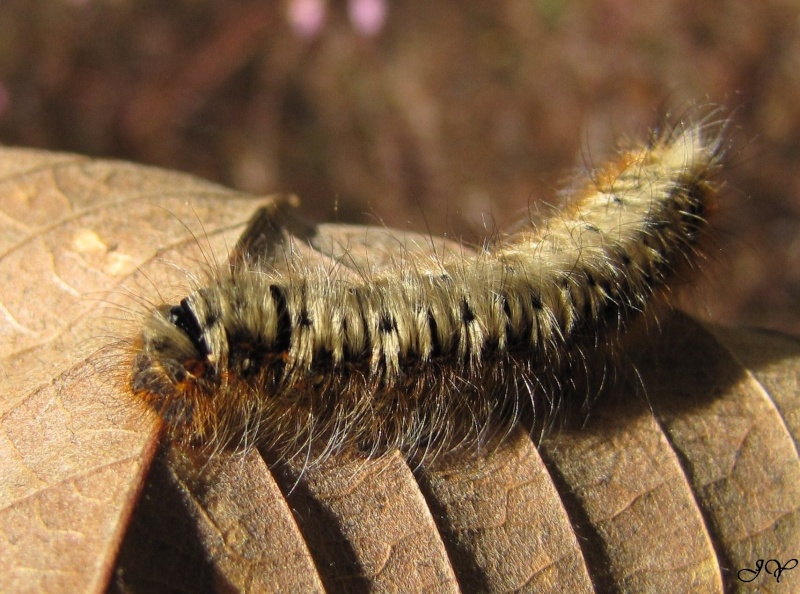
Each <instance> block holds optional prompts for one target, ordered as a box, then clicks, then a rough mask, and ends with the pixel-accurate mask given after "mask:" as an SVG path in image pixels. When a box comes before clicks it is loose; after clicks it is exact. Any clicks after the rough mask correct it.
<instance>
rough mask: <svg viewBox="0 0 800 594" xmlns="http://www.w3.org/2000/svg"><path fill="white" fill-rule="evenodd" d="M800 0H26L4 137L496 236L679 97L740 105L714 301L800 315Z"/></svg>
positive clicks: (6, 22) (19, 7)
mask: <svg viewBox="0 0 800 594" xmlns="http://www.w3.org/2000/svg"><path fill="white" fill-rule="evenodd" d="M799 25H800V5H798V3H797V2H794V1H792V0H786V1H778V0H764V1H762V2H750V1H746V0H740V1H730V0H728V1H722V2H713V3H712V2H709V1H705V2H702V1H701V2H698V1H697V0H662V1H660V2H652V3H644V2H639V1H637V0H605V1H593V2H588V1H585V0H584V1H577V0H576V1H573V2H559V1H557V0H491V1H490V0H459V1H455V0H437V1H436V2H431V1H423V0H418V1H416V2H407V1H394V2H393V1H391V0H349V2H348V1H347V0H330V1H328V2H324V0H291V1H290V0H284V1H281V2H254V1H244V0H239V1H231V2H224V3H222V2H202V1H199V0H191V1H190V0H182V1H181V0H173V1H171V2H156V1H154V0H150V1H137V2H134V1H132V0H63V1H56V0H42V1H38V2H36V1H31V0H4V1H3V2H0V142H2V143H5V144H11V145H24V146H32V147H40V148H46V149H53V150H66V151H76V152H80V153H84V154H88V155H92V156H98V157H119V158H124V159H127V160H131V161H137V162H141V163H148V164H155V165H159V166H163V167H167V168H172V169H179V170H184V171H188V172H192V173H195V174H197V175H200V176H203V177H205V178H209V179H212V180H216V181H219V182H221V183H223V184H226V185H230V186H233V187H236V188H239V189H242V190H246V191H248V192H255V193H270V192H274V191H292V192H296V193H298V194H299V195H300V196H301V197H302V199H303V202H304V205H305V210H306V212H307V213H308V214H309V215H310V216H312V217H315V218H319V219H329V220H330V219H336V220H340V221H357V222H367V223H376V222H382V223H385V224H387V225H391V226H400V227H406V228H409V227H410V228H415V229H418V230H423V231H425V230H430V231H431V232H433V233H444V232H447V233H448V234H451V235H452V234H455V235H457V236H460V237H463V238H466V239H469V240H478V241H479V240H480V239H481V237H483V236H485V235H486V234H487V233H490V232H491V231H492V230H493V229H494V228H495V227H496V226H500V227H501V228H502V227H507V226H508V225H510V224H513V223H514V222H515V221H518V220H520V219H524V218H525V217H527V216H528V214H527V213H528V210H529V209H531V208H535V202H536V201H537V200H551V201H552V200H553V199H554V191H555V190H554V189H555V188H558V187H560V186H561V182H562V181H563V180H564V179H568V174H569V172H570V171H572V170H574V168H575V167H577V166H580V165H582V164H583V163H585V162H591V161H592V160H597V159H600V158H602V156H603V155H605V154H608V151H609V148H610V147H611V146H613V144H614V142H615V140H616V139H618V138H619V137H621V136H625V135H629V134H631V133H633V134H635V133H636V132H637V131H638V132H643V131H644V130H645V129H646V128H647V127H648V126H649V124H650V123H652V122H653V121H654V119H655V117H656V115H657V113H658V112H659V110H662V111H663V110H664V109H665V106H671V107H674V108H675V110H676V112H678V114H680V113H682V112H684V111H685V110H686V108H687V106H689V105H691V104H697V103H699V104H707V103H722V104H724V105H725V106H726V108H727V109H728V112H729V113H732V117H733V123H732V126H731V128H730V137H731V140H732V143H733V149H732V151H731V167H730V169H729V170H728V171H727V172H726V174H725V179H726V188H725V195H724V199H723V201H722V205H723V208H722V209H721V210H722V213H721V221H720V224H721V225H722V228H723V231H722V233H721V234H720V236H719V237H718V243H719V245H720V247H721V251H720V252H719V253H717V250H715V251H714V253H712V255H711V257H712V259H713V260H714V263H713V266H710V267H709V272H708V274H706V275H705V276H706V280H705V281H704V283H705V284H704V288H703V290H702V291H701V292H700V293H699V295H700V297H699V298H698V300H697V302H696V304H695V305H694V308H695V310H696V311H699V312H700V313H701V314H703V315H707V316H711V317H712V318H714V319H716V320H720V321H725V322H736V323H743V324H749V325H760V326H767V327H773V328H781V329H784V330H787V331H791V332H795V333H800V171H798V168H797V163H798V160H799V159H800V143H799V142H798V133H800V101H799V100H798V99H800V94H798V91H799V90H800V35H798V29H799V28H800V27H799Z"/></svg>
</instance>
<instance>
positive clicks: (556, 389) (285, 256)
mask: <svg viewBox="0 0 800 594" xmlns="http://www.w3.org/2000/svg"><path fill="white" fill-rule="evenodd" d="M721 146H722V144H721V140H720V134H719V132H718V130H717V131H715V126H714V125H712V124H709V123H708V122H701V123H699V124H685V125H678V126H676V127H673V128H668V129H665V130H662V131H657V132H654V133H653V134H652V135H651V138H650V139H649V142H648V143H646V144H645V145H643V146H638V147H634V148H631V149H627V150H621V151H619V153H618V154H617V156H616V158H615V159H614V160H612V161H611V162H609V163H608V164H607V165H605V166H603V167H600V168H598V169H596V170H594V171H593V172H592V175H591V178H590V181H589V182H587V183H585V184H584V186H583V187H582V188H579V189H578V190H577V191H576V193H575V195H574V197H573V198H572V199H571V200H570V201H568V203H567V205H566V206H565V207H564V208H563V209H562V210H561V211H560V212H559V213H558V214H557V215H556V216H553V217H551V218H550V219H549V220H547V221H546V223H545V224H543V225H539V226H534V225H531V226H530V227H529V228H526V229H524V230H522V231H520V232H517V233H515V234H513V235H511V236H508V237H503V238H498V239H497V240H496V241H495V242H494V243H493V244H491V245H487V246H484V247H483V248H476V249H466V248H463V249H462V248H459V247H456V248H453V247H452V246H451V247H449V248H447V247H446V248H445V249H442V250H441V252H442V253H436V252H435V250H422V249H416V248H415V247H414V246H411V245H408V244H407V245H405V246H404V245H401V244H400V243H398V244H396V245H391V244H387V245H384V246H383V247H380V246H379V243H380V242H379V241H378V240H376V239H375V237H377V236H376V235H375V234H377V233H378V231H376V230H375V229H374V228H372V229H370V228H358V229H361V230H360V231H359V230H353V231H352V232H351V233H349V234H345V235H343V236H342V237H344V238H345V239H342V240H340V241H339V243H338V244H336V243H334V242H331V243H330V245H327V246H326V245H322V243H324V242H320V240H319V239H318V237H320V236H321V235H322V234H320V233H319V231H318V229H316V228H315V227H313V226H306V227H303V224H302V223H301V222H300V221H299V219H298V218H297V217H296V216H295V215H293V213H292V200H291V199H286V198H284V199H278V200H275V201H273V202H272V203H271V204H269V205H266V206H264V207H262V208H261V209H260V210H259V211H258V212H257V213H256V214H255V215H254V217H253V218H252V220H251V221H250V223H249V226H248V227H247V229H246V230H245V232H244V233H243V235H242V236H241V239H240V240H239V242H238V244H237V246H236V247H235V249H234V250H233V253H232V255H231V258H230V262H229V265H228V266H226V267H224V268H223V269H221V270H216V271H215V272H214V274H213V275H212V277H211V278H210V279H209V282H208V284H207V286H204V287H198V288H196V290H194V291H193V292H192V293H191V294H190V295H188V296H187V297H186V298H185V299H183V300H182V301H181V302H180V304H178V305H164V306H162V307H159V308H157V309H155V311H152V312H151V313H150V314H148V316H147V317H146V319H145V321H144V325H143V329H142V331H141V334H140V335H139V336H138V338H137V339H136V341H135V345H134V346H135V352H136V354H135V356H134V361H133V365H132V372H131V376H130V386H131V389H132V391H133V393H134V394H135V395H136V396H138V397H140V398H141V399H143V400H144V401H145V402H146V403H147V404H148V405H149V406H150V407H151V408H153V409H154V410H155V411H156V412H157V413H158V414H159V415H160V416H161V417H162V418H163V420H164V422H165V423H166V425H167V427H168V428H169V430H170V432H171V435H172V436H173V437H174V438H177V439H180V440H183V441H187V442H191V443H194V444H201V445H203V446H206V447H209V448H212V449H217V448H223V447H249V446H251V445H254V444H257V445H260V446H264V447H266V448H268V449H271V450H273V451H274V452H276V454H277V455H278V456H281V457H284V458H291V457H292V456H295V455H299V456H303V457H309V458H310V459H314V458H315V457H323V456H325V455H327V454H329V453H331V452H334V451H337V450H339V449H342V448H350V447H356V448H359V449H360V450H362V451H364V452H365V453H366V454H367V455H371V456H373V455H380V454H381V453H383V452H386V451H388V450H390V449H393V448H400V449H401V450H403V451H404V452H406V453H407V454H409V455H414V454H421V455H423V456H425V455H433V454H435V453H437V452H440V451H442V450H452V449H454V448H458V447H461V446H469V447H473V446H476V445H481V444H484V443H486V442H487V441H489V440H490V439H491V438H492V437H493V436H496V435H502V433H503V431H506V430H508V429H509V428H510V427H511V426H512V425H513V424H514V423H515V422H517V421H518V420H519V419H520V418H521V417H524V416H526V415H528V414H532V413H533V412H534V410H535V408H536V407H537V405H538V406H539V407H540V408H541V406H542V404H541V403H545V406H547V405H548V404H547V403H550V404H549V405H550V406H552V403H553V402H554V401H556V400H557V398H560V396H561V395H564V394H568V393H569V392H574V391H576V390H580V389H581V386H582V385H584V384H585V382H584V379H586V376H591V375H592V374H593V373H599V374H600V375H602V374H603V373H604V371H603V370H602V369H603V367H602V365H600V366H599V369H600V371H597V369H595V367H596V366H595V365H594V363H595V362H601V363H602V362H604V361H605V360H606V358H607V357H608V355H609V353H611V352H613V351H614V349H615V348H616V346H617V345H618V344H619V342H620V340H621V337H622V335H623V333H624V331H625V330H626V329H627V328H628V327H629V325H630V323H631V321H632V320H633V319H634V318H636V317H637V316H639V315H641V314H642V312H644V311H645V310H646V308H647V307H648V303H649V302H650V301H651V300H652V299H653V298H654V297H655V296H657V295H658V294H663V293H664V292H665V290H666V289H667V283H668V282H669V280H670V278H671V277H673V276H674V274H675V271H676V269H677V268H679V267H681V266H683V265H684V264H685V263H686V262H689V263H691V261H692V260H693V256H694V255H695V252H696V248H695V244H696V242H697V240H698V239H699V237H700V236H701V234H702V232H703V229H704V227H705V226H706V218H705V214H706V213H707V212H708V211H709V209H710V208H711V207H712V206H713V201H714V196H715V191H716V188H715V184H714V183H713V176H714V174H715V173H716V171H717V170H718V169H719V167H720V166H721V160H722V159H721V153H722V150H721ZM287 226H288V227H294V237H295V238H297V239H293V238H292V237H291V236H289V235H288V233H287V232H286V231H285V228H286V227H287ZM370 234H371V235H370ZM368 235H369V237H368ZM362 236H363V237H362ZM393 236H394V237H398V236H402V233H395V234H394V235H393ZM315 238H317V239H315ZM315 241H316V243H315ZM361 244H369V245H371V246H372V248H370V247H369V245H368V246H366V247H364V246H363V245H361ZM312 248H313V249H312ZM370 249H373V250H374V252H375V253H377V252H378V251H379V250H383V254H384V258H383V260H382V261H380V262H377V261H373V260H372V259H371V256H370V254H371V252H370ZM362 251H363V253H362ZM320 252H322V253H323V254H325V257H320V255H319V253H320ZM589 379H590V380H591V378H589ZM589 383H591V381H590V382H589Z"/></svg>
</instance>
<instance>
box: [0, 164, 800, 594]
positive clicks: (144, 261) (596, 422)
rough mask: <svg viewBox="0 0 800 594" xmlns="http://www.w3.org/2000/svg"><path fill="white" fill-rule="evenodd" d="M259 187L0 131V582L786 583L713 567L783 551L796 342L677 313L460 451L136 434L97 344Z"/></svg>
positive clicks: (795, 533)
mask: <svg viewBox="0 0 800 594" xmlns="http://www.w3.org/2000/svg"><path fill="white" fill-rule="evenodd" d="M259 203H260V201H258V200H254V199H253V198H252V197H246V196H242V195H240V194H236V193H233V192H230V191H227V190H224V189H221V188H219V187H217V186H213V185H211V184H208V183H205V182H202V181H198V180H196V179H194V178H190V177H187V176H183V175H178V174H173V173H167V172H163V171H158V170H153V169H149V168H145V167H138V166H132V165H128V164H124V163H109V162H97V161H90V160H87V159H83V158H80V157H75V156H71V155H57V154H48V153H40V152H34V151H25V150H12V149H3V150H2V151H0V213H2V215H3V216H2V219H0V225H2V233H0V242H2V243H0V278H2V279H3V281H4V282H2V283H0V336H1V337H2V339H3V340H2V342H0V361H2V363H0V381H2V383H3V385H2V391H0V394H1V395H2V396H0V412H1V414H2V416H1V417H0V422H1V423H2V434H0V590H2V591H48V592H74V591H102V590H106V589H109V588H110V589H111V590H112V591H148V592H149V591H192V592H201V591H253V592H258V591H285V592H298V591H303V592H307V591H355V592H359V591H371V590H376V591H414V590H416V591H419V590H428V591H436V592H443V591H453V592H455V591H468V592H476V591H490V592H497V591H510V590H513V591H536V592H540V591H575V592H591V591H626V592H653V591H694V592H715V591H722V590H724V589H727V590H737V589H740V590H741V591H748V590H749V589H752V587H756V586H757V587H759V588H761V590H762V591H789V590H790V589H791V587H792V585H791V584H792V583H793V582H795V581H797V580H798V579H800V575H794V574H793V573H792V572H786V573H784V574H783V575H782V577H781V582H780V583H777V582H776V579H775V576H772V575H766V574H762V575H760V576H759V577H758V578H757V580H755V581H754V582H753V583H751V584H746V583H744V582H740V581H738V579H737V572H738V571H739V570H740V569H743V568H754V567H755V564H756V562H757V560H758V559H769V558H775V559H778V560H780V561H781V562H784V563H785V562H786V561H788V560H789V559H791V558H792V557H793V556H796V555H797V551H798V550H800V526H799V525H798V513H797V504H798V503H797V502H798V501H800V463H799V461H798V451H797V450H798V448H797V440H798V432H799V431H800V411H799V408H800V404H798V400H797V388H798V384H800V373H798V371H799V370H800V343H799V342H798V341H796V340H794V339H790V338H786V337H782V336H777V335H771V334H765V333H759V332H755V331H732V330H726V329H719V328H711V329H708V328H705V327H703V326H702V325H700V324H698V323H697V322H694V321H692V320H690V319H688V318H685V317H683V316H680V315H676V316H673V317H671V318H669V319H665V320H662V322H661V331H660V333H659V334H658V338H653V339H652V341H651V342H652V344H650V345H649V346H648V347H647V348H646V349H644V350H643V352H641V353H639V354H638V355H637V357H636V365H637V368H638V370H639V371H640V373H641V381H642V385H643V386H644V388H645V390H638V391H637V390H634V389H631V390H630V393H624V390H622V389H620V390H619V393H618V394H615V395H614V398H610V399H608V400H604V401H602V402H598V404H597V405H596V406H595V407H594V409H593V411H592V414H591V416H590V419H589V421H588V423H587V424H586V425H584V426H581V427H580V428H575V429H563V430H559V431H554V432H553V433H552V434H550V435H549V436H548V437H547V439H546V440H545V441H544V442H543V443H542V444H541V445H540V447H539V448H537V447H535V446H534V443H533V441H532V440H531V438H530V436H529V435H528V434H527V432H525V431H524V430H523V429H522V428H520V429H519V430H517V431H516V432H515V433H514V434H513V435H512V436H511V438H510V439H509V441H508V442H507V443H506V444H505V445H504V446H503V447H501V448H499V449H498V450H497V451H495V452H492V453H487V454H486V455H485V456H484V457H483V458H476V459H460V460H459V459H454V460H444V461H442V462H440V463H438V464H437V465H436V466H434V467H423V468H420V469H414V468H411V467H409V466H408V464H407V463H406V462H405V460H403V458H402V457H401V456H400V455H399V454H395V455H393V456H390V457H389V458H387V459H385V460H381V461H379V462H366V461H364V460H361V459H353V458H345V457H335V458H333V459H331V460H330V461H329V462H327V463H326V464H324V465H322V466H320V467H317V468H315V469H313V470H311V471H308V470H306V471H305V472H303V471H301V468H302V464H300V463H287V462H286V461H280V460H273V459H271V458H270V454H269V452H257V451H252V452H250V453H248V454H247V455H244V456H243V455H241V454H235V453H233V454H224V455H220V456H219V457H217V458H215V459H213V460H212V461H211V462H210V463H205V462H200V461H198V460H197V459H195V457H194V456H193V455H192V454H191V453H190V452H183V451H180V450H178V449H175V448H170V447H168V446H165V447H163V448H161V449H160V450H159V448H158V444H159V433H158V426H157V423H156V422H155V419H154V418H153V417H152V416H151V415H149V414H148V413H147V412H145V411H143V410H141V409H140V408H139V407H138V406H137V405H136V404H134V403H133V402H132V401H130V399H129V397H128V395H127V392H126V386H125V379H124V370H125V365H126V355H125V351H124V350H119V349H117V350H114V349H111V350H109V349H108V348H107V347H108V346H109V345H112V346H113V345H114V344H115V343H114V341H115V340H116V338H119V337H120V336H123V337H124V336H125V332H126V324H130V323H135V316H133V315H132V313H131V311H130V308H134V309H135V308H137V307H142V306H146V303H147V300H156V301H157V300H159V299H161V298H164V299H171V298H174V297H176V296H180V295H181V292H182V291H184V290H185V289H186V285H187V282H188V281H187V275H186V274H185V273H184V272H183V271H182V270H180V268H183V269H185V270H186V271H188V272H191V273H195V274H197V273H198V272H199V271H202V270H203V269H204V268H206V269H207V268H208V266H209V265H212V266H213V265H214V263H215V262H220V261H224V258H225V257H226V255H227V253H228V249H229V247H230V246H232V245H234V243H235V240H236V238H237V235H238V233H240V231H241V227H242V225H243V224H244V222H245V221H246V220H247V219H248V218H249V216H250V214H251V213H252V211H253V210H254V209H255V208H256V207H257V206H258V204H259ZM200 221H202V224H201V223H200ZM190 229H194V230H195V231H194V234H192V232H191V231H190ZM322 229H323V230H324V233H329V234H331V235H333V234H335V233H342V234H348V233H349V234H351V235H353V237H355V236H356V235H355V234H356V233H358V231H355V232H354V231H353V229H352V228H338V229H337V228H336V227H335V226H331V227H324V228H322ZM370 233H372V235H369V236H367V235H365V236H364V237H373V238H374V239H375V241H379V239H378V235H374V233H379V232H378V231H377V230H373V231H371V232H370ZM386 235H387V236H388V235H390V234H388V233H386ZM318 239H319V238H318ZM404 242H405V243H406V245H409V242H411V243H415V244H417V245H419V246H423V247H424V245H425V237H423V236H413V235H412V234H404ZM323 245H324V242H323V243H320V241H317V244H316V246H315V247H317V249H322V248H321V246H323ZM387 245H390V244H387ZM368 247H369V246H368ZM373 247H374V249H376V250H377V249H378V246H377V244H376V246H373ZM388 249H392V248H391V247H390V248H388ZM165 261H166V262H170V263H172V265H171V266H168V265H165V264H164V262H165ZM176 268H177V269H176ZM127 328H128V330H127V331H130V326H127ZM654 336H655V334H654ZM128 364H129V363H128ZM158 451H160V453H158V454H157V452H158ZM787 584H788V585H787ZM784 587H786V588H787V589H785V590H781V588H784Z"/></svg>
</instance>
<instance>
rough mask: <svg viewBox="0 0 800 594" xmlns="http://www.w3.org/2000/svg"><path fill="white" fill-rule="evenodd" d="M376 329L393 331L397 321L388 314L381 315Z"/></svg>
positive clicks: (395, 328)
mask: <svg viewBox="0 0 800 594" xmlns="http://www.w3.org/2000/svg"><path fill="white" fill-rule="evenodd" d="M378 330H380V331H381V332H386V333H388V332H394V331H395V330H397V322H395V320H394V318H393V317H392V316H390V315H386V314H384V315H382V316H381V321H380V322H379V324H378Z"/></svg>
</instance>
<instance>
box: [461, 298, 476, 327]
mask: <svg viewBox="0 0 800 594" xmlns="http://www.w3.org/2000/svg"><path fill="white" fill-rule="evenodd" d="M461 321H463V322H464V323H465V324H469V323H471V322H473V321H475V312H474V311H472V308H471V307H470V306H469V303H467V300H466V299H462V300H461Z"/></svg>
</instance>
